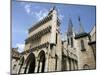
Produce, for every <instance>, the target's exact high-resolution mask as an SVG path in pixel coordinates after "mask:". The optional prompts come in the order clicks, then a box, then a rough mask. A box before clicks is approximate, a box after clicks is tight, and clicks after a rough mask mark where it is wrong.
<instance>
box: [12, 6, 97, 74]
mask: <svg viewBox="0 0 100 75" xmlns="http://www.w3.org/2000/svg"><path fill="white" fill-rule="evenodd" d="M79 22H80V33H75V32H74V30H73V23H72V21H71V19H70V20H69V24H68V29H66V30H67V33H66V36H67V38H66V39H64V40H63V41H62V39H61V33H60V30H59V28H60V20H59V17H58V13H57V11H56V8H55V7H54V8H52V9H51V10H50V11H49V13H48V15H47V16H46V17H45V18H43V19H41V20H40V21H39V22H37V23H36V24H35V25H33V26H32V27H31V28H29V29H28V37H27V39H26V40H25V48H24V51H23V52H22V53H21V56H20V60H19V61H18V63H16V65H17V66H16V67H17V70H16V72H15V71H14V72H13V68H12V72H13V74H28V73H41V72H55V71H71V70H80V69H95V68H96V66H95V65H96V64H95V60H96V58H95V56H96V48H95V47H96V39H95V36H96V30H95V27H94V28H93V30H91V32H90V33H86V32H85V31H84V30H83V29H82V26H81V21H80V20H79ZM12 59H13V58H12ZM12 66H13V65H12Z"/></svg>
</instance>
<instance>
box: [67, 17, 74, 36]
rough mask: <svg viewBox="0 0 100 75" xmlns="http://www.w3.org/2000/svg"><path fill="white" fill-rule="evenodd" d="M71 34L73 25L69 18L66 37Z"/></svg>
mask: <svg viewBox="0 0 100 75" xmlns="http://www.w3.org/2000/svg"><path fill="white" fill-rule="evenodd" d="M72 34H73V23H72V20H71V18H70V19H69V23H68V29H67V35H72Z"/></svg>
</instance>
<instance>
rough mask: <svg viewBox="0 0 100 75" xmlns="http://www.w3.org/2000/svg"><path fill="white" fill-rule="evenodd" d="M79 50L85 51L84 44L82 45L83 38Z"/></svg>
mask: <svg viewBox="0 0 100 75" xmlns="http://www.w3.org/2000/svg"><path fill="white" fill-rule="evenodd" d="M81 50H82V51H85V46H84V41H83V40H81Z"/></svg>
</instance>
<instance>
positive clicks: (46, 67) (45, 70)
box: [44, 54, 48, 72]
mask: <svg viewBox="0 0 100 75" xmlns="http://www.w3.org/2000/svg"><path fill="white" fill-rule="evenodd" d="M44 72H48V55H47V54H46V58H45V68H44Z"/></svg>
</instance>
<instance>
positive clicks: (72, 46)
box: [71, 37, 73, 47]
mask: <svg viewBox="0 0 100 75" xmlns="http://www.w3.org/2000/svg"><path fill="white" fill-rule="evenodd" d="M71 47H73V38H72V37H71Z"/></svg>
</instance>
